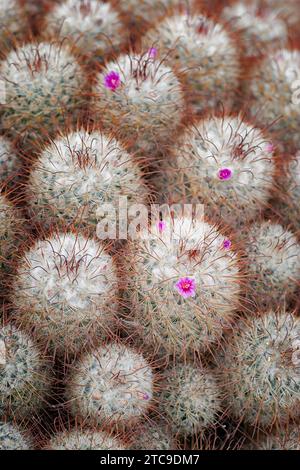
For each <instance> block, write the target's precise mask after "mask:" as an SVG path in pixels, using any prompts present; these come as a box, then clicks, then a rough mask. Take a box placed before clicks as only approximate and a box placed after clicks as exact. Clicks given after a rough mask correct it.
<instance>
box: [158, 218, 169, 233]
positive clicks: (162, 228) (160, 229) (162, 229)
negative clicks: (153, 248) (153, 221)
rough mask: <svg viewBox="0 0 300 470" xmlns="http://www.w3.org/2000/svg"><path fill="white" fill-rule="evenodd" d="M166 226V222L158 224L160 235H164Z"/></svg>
mask: <svg viewBox="0 0 300 470" xmlns="http://www.w3.org/2000/svg"><path fill="white" fill-rule="evenodd" d="M166 225H167V224H166V222H165V221H164V220H160V221H159V222H157V228H158V231H159V233H162V232H163V231H164V230H165V228H166Z"/></svg>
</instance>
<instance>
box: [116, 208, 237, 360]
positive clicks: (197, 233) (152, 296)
mask: <svg viewBox="0 0 300 470" xmlns="http://www.w3.org/2000/svg"><path fill="white" fill-rule="evenodd" d="M230 245H231V241H230V240H229V239H226V238H225V237H224V236H223V235H221V234H220V233H219V231H218V229H217V228H216V227H215V226H213V225H209V224H208V223H206V222H204V221H203V220H199V221H198V220H195V219H193V218H190V217H187V216H185V217H182V218H181V217H176V218H175V219H174V220H172V219H171V218H167V217H166V218H165V220H162V221H161V222H159V223H158V226H153V227H152V228H151V230H150V232H149V233H148V232H147V231H141V232H140V233H138V234H137V237H136V239H135V240H131V241H129V242H128V245H127V247H126V253H125V257H124V271H125V273H126V274H125V273H124V276H126V275H127V279H128V285H127V293H128V297H129V307H131V309H132V312H133V315H134V322H135V325H136V329H137V332H138V334H139V335H140V337H141V338H142V341H143V346H144V347H145V346H148V347H150V348H151V349H153V346H154V347H155V348H156V349H157V352H159V353H161V354H163V355H164V354H167V355H179V356H186V355H190V354H192V355H194V353H195V352H197V351H199V350H201V351H204V350H206V349H208V348H210V347H211V346H212V344H213V343H215V342H218V341H219V340H220V338H221V336H222V333H223V329H224V328H230V327H231V322H232V320H233V317H234V312H235V309H236V308H237V307H238V305H239V294H240V280H241V277H242V274H241V272H240V266H239V261H238V257H237V256H236V254H235V253H234V251H233V250H232V249H230Z"/></svg>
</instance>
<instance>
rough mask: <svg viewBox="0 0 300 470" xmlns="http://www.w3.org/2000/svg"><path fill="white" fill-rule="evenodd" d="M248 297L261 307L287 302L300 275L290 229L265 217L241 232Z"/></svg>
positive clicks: (299, 259)
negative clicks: (245, 261) (243, 233)
mask: <svg viewBox="0 0 300 470" xmlns="http://www.w3.org/2000/svg"><path fill="white" fill-rule="evenodd" d="M245 243H246V254H247V257H248V264H247V272H248V276H249V292H248V294H249V298H250V299H251V301H254V303H255V304H257V305H258V306H259V307H260V308H261V309H262V308H265V307H270V306H272V305H278V304H279V303H285V302H290V301H291V300H292V299H293V297H294V296H295V295H296V290H297V282H298V281H299V279H300V245H299V244H298V243H297V239H296V237H295V236H294V235H293V233H292V232H290V231H287V230H285V229H284V228H283V227H282V226H281V225H279V224H275V223H272V222H270V221H265V222H263V223H261V224H254V225H253V226H252V227H251V228H250V229H248V230H247V233H246V235H245Z"/></svg>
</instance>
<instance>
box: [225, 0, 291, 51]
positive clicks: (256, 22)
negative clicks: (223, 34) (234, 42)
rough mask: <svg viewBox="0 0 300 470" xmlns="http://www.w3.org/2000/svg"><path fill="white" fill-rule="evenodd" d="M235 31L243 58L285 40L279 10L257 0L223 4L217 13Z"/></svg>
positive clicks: (273, 46) (271, 48) (266, 49)
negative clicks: (240, 43) (223, 6)
mask: <svg viewBox="0 0 300 470" xmlns="http://www.w3.org/2000/svg"><path fill="white" fill-rule="evenodd" d="M221 17H222V19H223V20H224V21H225V22H226V23H227V24H228V25H229V26H230V28H231V29H232V30H233V31H235V32H237V33H239V35H240V37H241V41H242V48H243V52H244V55H245V57H247V58H249V57H259V56H261V55H263V54H264V53H266V52H267V51H270V50H275V49H276V47H278V46H280V47H284V46H285V45H286V43H287V41H288V27H287V25H286V23H285V21H284V20H283V18H282V17H281V15H280V10H277V9H276V8H275V9H274V8H273V5H272V7H271V8H270V7H269V8H268V7H267V5H264V6H263V5H262V2H261V1H260V0H247V1H246V2H245V1H243V2H241V1H238V2H234V3H233V4H230V5H228V6H226V7H225V8H224V10H223V12H222V15H221Z"/></svg>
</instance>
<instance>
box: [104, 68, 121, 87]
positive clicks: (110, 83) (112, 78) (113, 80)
mask: <svg viewBox="0 0 300 470" xmlns="http://www.w3.org/2000/svg"><path fill="white" fill-rule="evenodd" d="M104 85H105V86H106V88H109V89H110V90H112V91H115V90H116V89H117V88H118V87H119V86H120V85H121V79H120V75H119V74H118V73H117V72H114V71H113V70H112V71H111V72H109V73H108V74H107V75H105V77H104Z"/></svg>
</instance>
